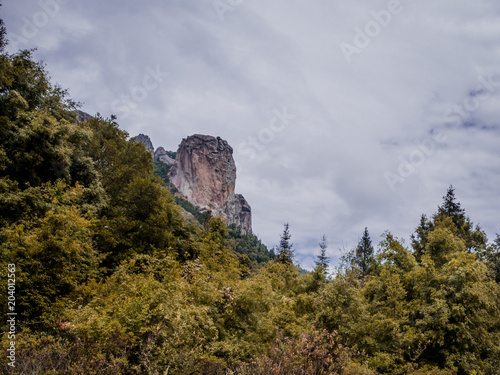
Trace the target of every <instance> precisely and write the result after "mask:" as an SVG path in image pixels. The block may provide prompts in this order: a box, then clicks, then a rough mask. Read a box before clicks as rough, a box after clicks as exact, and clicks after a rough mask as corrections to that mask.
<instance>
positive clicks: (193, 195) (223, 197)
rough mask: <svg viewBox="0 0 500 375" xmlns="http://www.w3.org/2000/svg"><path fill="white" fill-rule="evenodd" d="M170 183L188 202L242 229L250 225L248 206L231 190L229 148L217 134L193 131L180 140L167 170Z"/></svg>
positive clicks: (232, 174)
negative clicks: (173, 160) (172, 163)
mask: <svg viewBox="0 0 500 375" xmlns="http://www.w3.org/2000/svg"><path fill="white" fill-rule="evenodd" d="M169 178H170V181H171V182H172V184H173V185H174V186H175V187H176V188H177V189H178V190H179V191H180V192H181V193H182V194H184V195H185V196H186V198H187V199H188V201H189V202H191V203H192V204H194V205H196V206H198V207H200V208H202V209H203V210H206V211H211V212H212V215H213V216H222V217H223V218H224V219H225V221H226V224H227V225H231V224H236V225H237V226H238V227H239V228H240V229H241V231H242V232H248V231H251V229H252V216H251V208H250V205H249V204H248V203H247V201H246V200H245V198H244V197H243V196H242V195H240V194H235V193H234V187H235V183H236V166H235V163H234V159H233V149H232V147H231V146H229V144H228V143H227V142H226V141H225V140H223V139H221V138H220V137H212V136H209V135H201V134H195V135H192V136H190V137H188V138H185V139H183V140H182V142H181V144H180V145H179V149H178V151H177V155H176V158H175V163H174V165H173V167H172V169H171V170H170V172H169Z"/></svg>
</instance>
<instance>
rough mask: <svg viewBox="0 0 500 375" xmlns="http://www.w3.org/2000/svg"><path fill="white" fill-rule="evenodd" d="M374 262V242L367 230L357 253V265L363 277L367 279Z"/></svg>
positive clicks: (359, 243)
mask: <svg viewBox="0 0 500 375" xmlns="http://www.w3.org/2000/svg"><path fill="white" fill-rule="evenodd" d="M373 261H374V257H373V246H372V240H371V238H370V234H369V233H368V228H365V230H364V232H363V236H362V237H361V239H360V240H359V242H358V246H357V247H356V251H355V263H356V265H357V266H358V267H359V269H360V271H361V277H365V276H367V275H368V274H369V273H370V269H371V267H372V263H373Z"/></svg>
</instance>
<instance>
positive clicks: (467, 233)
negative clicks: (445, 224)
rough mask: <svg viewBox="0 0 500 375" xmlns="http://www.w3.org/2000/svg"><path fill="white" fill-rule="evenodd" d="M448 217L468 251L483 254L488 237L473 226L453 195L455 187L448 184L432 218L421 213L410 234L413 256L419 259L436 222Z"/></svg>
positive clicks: (477, 227)
mask: <svg viewBox="0 0 500 375" xmlns="http://www.w3.org/2000/svg"><path fill="white" fill-rule="evenodd" d="M447 217H448V218H450V219H451V221H452V222H453V225H454V229H453V232H454V233H455V234H456V235H457V236H458V237H459V238H461V239H462V240H464V241H465V247H466V248H467V250H468V251H469V252H475V253H477V254H478V255H479V256H484V252H485V251H486V247H487V243H488V239H487V237H486V234H485V233H484V231H483V230H482V229H481V228H480V227H479V226H475V227H474V224H473V223H472V221H471V220H470V218H469V217H468V216H467V215H466V214H465V210H464V209H463V208H462V206H461V204H460V202H458V201H457V199H456V196H455V189H454V188H453V186H451V185H450V187H449V188H448V190H447V192H446V195H445V196H444V197H443V204H442V205H441V206H438V211H437V213H435V214H434V215H433V217H432V220H427V219H426V217H425V215H422V217H421V220H420V225H419V226H418V227H417V228H416V230H415V234H414V235H412V246H413V251H414V255H415V258H416V259H417V260H420V259H421V257H422V255H423V252H424V249H425V248H426V245H427V241H428V234H429V233H430V232H431V231H432V230H433V228H434V226H435V225H436V222H439V221H442V220H443V219H444V218H447Z"/></svg>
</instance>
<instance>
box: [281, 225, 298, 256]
mask: <svg viewBox="0 0 500 375" xmlns="http://www.w3.org/2000/svg"><path fill="white" fill-rule="evenodd" d="M284 227H285V229H284V230H283V234H282V235H281V240H280V245H279V247H278V258H277V259H278V262H281V263H292V262H293V256H294V251H295V250H294V249H293V243H290V238H291V237H292V236H291V235H290V229H289V224H288V223H285V225H284Z"/></svg>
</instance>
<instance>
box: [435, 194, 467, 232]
mask: <svg viewBox="0 0 500 375" xmlns="http://www.w3.org/2000/svg"><path fill="white" fill-rule="evenodd" d="M443 200H444V201H443V205H442V206H439V207H438V213H437V215H444V216H447V217H451V218H452V220H453V223H454V224H455V225H456V226H457V227H458V228H460V226H462V225H464V223H465V222H466V221H467V217H466V216H465V210H464V209H463V208H462V207H461V205H460V202H458V201H457V200H456V197H455V189H454V188H453V185H450V187H449V188H448V191H447V192H446V195H445V196H444V197H443Z"/></svg>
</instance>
